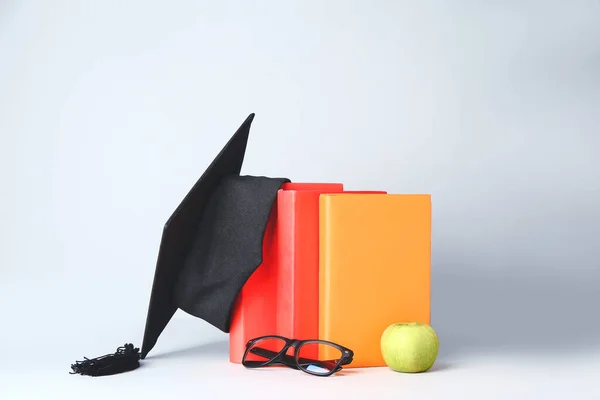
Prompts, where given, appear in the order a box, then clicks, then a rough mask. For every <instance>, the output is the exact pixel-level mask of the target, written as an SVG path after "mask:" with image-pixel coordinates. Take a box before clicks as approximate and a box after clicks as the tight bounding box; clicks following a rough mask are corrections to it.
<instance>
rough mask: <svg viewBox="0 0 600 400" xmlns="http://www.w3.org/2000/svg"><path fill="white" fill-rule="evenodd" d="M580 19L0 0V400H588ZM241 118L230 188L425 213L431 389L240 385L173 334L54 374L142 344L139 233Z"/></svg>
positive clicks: (588, 155)
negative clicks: (399, 198)
mask: <svg viewBox="0 0 600 400" xmlns="http://www.w3.org/2000/svg"><path fill="white" fill-rule="evenodd" d="M599 21H600V4H598V2H597V1H596V0H589V1H586V0H578V1H569V2H560V1H547V0H539V1H502V2H500V1H470V0H456V1H451V2H450V1H445V0H431V1H418V2H417V1H370V0H369V1H367V0H364V1H345V0H344V1H342V0H330V1H322V0H302V1H276V0H271V1H262V0H261V1H252V2H250V1H242V0H238V1H233V0H223V1H196V0H187V1H186V0H183V1H177V2H172V1H166V0H162V1H158V0H153V1H150V0H148V1H146V0H118V1H117V0H114V1H101V2H100V1H96V2H89V1H75V0H72V1H67V0H62V1H61V0H57V1H52V2H48V1H42V0H4V1H0V182H1V184H0V285H1V287H0V316H1V319H0V321H1V322H0V371H1V375H0V398H1V399H2V400H4V399H5V398H7V399H10V400H13V399H21V398H39V399H43V400H45V399H51V398H57V399H67V400H68V399H75V398H83V397H84V395H85V398H86V399H93V398H107V397H108V394H109V393H110V394H111V397H110V398H115V399H119V398H132V395H134V394H140V395H141V394H144V395H147V397H146V398H164V397H174V396H175V395H180V396H181V397H184V398H200V397H202V398H205V397H210V395H211V394H214V396H213V397H216V398H219V397H223V396H222V394H223V393H225V392H227V393H233V392H236V391H237V392H239V393H247V394H250V395H253V396H256V397H257V398H258V397H259V398H266V397H269V396H273V393H274V392H273V391H274V390H275V389H273V388H276V389H280V390H281V391H280V392H275V393H286V394H288V395H290V396H297V397H299V396H302V397H303V398H306V396H307V395H306V394H314V393H316V392H317V391H321V392H320V393H327V395H328V396H329V397H332V398H339V397H340V395H339V394H340V393H342V392H345V393H348V394H351V395H353V396H354V397H355V398H356V397H361V396H362V397H363V398H364V397H365V396H369V397H372V398H386V397H387V398H394V399H397V398H399V397H400V396H403V395H404V397H403V398H411V399H413V398H419V397H422V398H428V397H434V396H435V397H443V398H446V397H450V398H452V397H457V398H465V399H468V398H486V399H489V398H502V399H506V398H507V395H508V394H511V395H513V396H512V397H511V398H542V399H549V398H552V397H556V398H571V397H573V398H582V399H586V398H594V396H593V394H594V393H595V394H597V390H598V389H597V387H598V385H597V384H596V383H594V379H593V376H594V374H595V376H596V378H595V379H596V380H597V376H600V370H599V368H598V364H597V361H594V360H598V351H599V349H600V320H599V319H598V318H596V317H595V316H596V315H598V310H597V305H598V304H600V292H599V291H598V282H599V281H600V270H599V269H598V266H599V265H600V247H599V246H598V243H597V242H598V237H600V207H598V204H600V179H598V177H599V176H600V161H599V160H600V158H599V157H598V149H599V148H600V135H599V134H598V132H599V131H598V127H599V126H600V114H599V113H598V110H600V75H599V71H600V56H599V53H598V43H600V23H599ZM250 112H256V113H257V117H256V119H255V123H254V124H253V127H252V133H251V139H250V143H249V146H248V151H247V156H246V159H245V162H244V167H243V171H242V172H243V173H244V174H252V175H267V176H286V177H289V178H291V179H292V180H294V181H341V182H343V183H345V184H346V186H347V188H348V189H350V190H358V189H361V190H368V189H385V190H388V191H389V192H392V193H415V192H425V193H431V194H432V198H433V213H434V214H433V254H432V257H433V261H432V301H433V309H432V318H433V324H434V326H435V328H436V329H437V330H438V332H439V334H440V338H441V354H440V362H441V364H440V365H441V366H442V367H441V368H440V369H439V370H438V371H435V372H433V373H431V374H426V375H419V376H404V375H398V374H393V373H391V372H389V371H386V370H369V371H366V372H356V373H349V374H347V375H346V376H341V377H337V378H334V379H327V380H323V379H319V378H313V377H308V376H304V375H303V374H300V373H298V372H296V371H275V372H273V371H268V372H262V371H261V372H256V371H245V370H243V369H241V368H238V367H236V366H232V365H229V364H228V362H227V361H226V358H227V357H226V354H225V353H224V351H223V347H222V345H216V346H214V345H213V346H208V352H205V351H203V350H200V349H198V350H194V351H191V352H189V351H185V349H186V348H188V347H196V346H199V345H202V343H208V342H211V341H214V340H217V341H223V340H225V338H226V336H225V335H224V334H219V333H218V332H214V331H213V330H211V329H209V328H208V327H206V326H205V325H203V323H202V322H201V321H193V322H192V321H190V320H188V319H185V318H184V319H182V320H181V321H184V322H182V324H183V325H179V322H178V323H177V324H175V323H173V324H172V325H170V326H169V329H168V330H167V332H165V334H164V335H163V336H162V337H161V340H160V342H159V347H157V349H156V350H155V352H154V354H155V355H156V357H159V356H161V358H157V359H154V360H153V359H148V360H147V362H146V363H145V364H146V365H145V366H144V368H143V369H140V370H139V371H136V372H135V373H132V374H126V375H123V376H119V377H115V378H111V379H102V380H92V379H86V378H81V377H75V376H69V375H67V374H66V373H67V371H68V366H69V365H70V363H71V362H73V361H74V360H76V359H78V358H80V357H83V356H96V355H101V354H104V353H106V352H109V351H112V350H113V349H114V348H116V347H117V346H119V345H121V344H123V343H124V342H125V341H131V342H134V343H136V344H138V345H139V344H140V343H141V333H142V332H143V325H144V319H145V316H146V308H147V305H148V299H149V294H150V288H151V284H152V279H153V275H154V265H155V261H156V255H157V250H158V244H159V240H160V234H161V229H162V226H163V224H164V222H165V221H166V220H167V218H168V217H169V215H170V213H171V212H172V211H173V209H174V208H175V207H176V206H177V204H178V203H179V201H180V200H181V198H182V197H183V196H184V195H185V194H186V193H187V191H188V190H189V188H190V187H191V185H192V184H193V183H194V182H195V181H196V179H197V178H198V177H199V176H200V174H201V173H202V172H203V171H204V169H205V168H206V166H207V165H208V164H209V163H210V161H211V160H212V159H213V157H214V156H215V154H217V152H218V151H219V150H220V149H221V147H222V146H223V144H224V143H225V142H226V141H227V139H228V138H229V136H230V135H231V134H232V133H233V132H234V131H235V129H236V128H237V127H238V126H239V124H240V123H241V122H242V121H243V120H244V119H245V118H246V116H247V115H248V114H249V113H250ZM178 321H180V320H179V319H178ZM565 321H567V323H565ZM180 350H181V352H180V353H176V354H175V355H171V356H167V354H171V352H173V351H180ZM159 361H160V362H159ZM295 384H297V386H295ZM26 395H29V396H26ZM579 395H581V396H579ZM313 397H316V395H315V396H313ZM320 397H322V396H319V398H320ZM139 398H142V397H141V396H139ZM596 398H598V397H596Z"/></svg>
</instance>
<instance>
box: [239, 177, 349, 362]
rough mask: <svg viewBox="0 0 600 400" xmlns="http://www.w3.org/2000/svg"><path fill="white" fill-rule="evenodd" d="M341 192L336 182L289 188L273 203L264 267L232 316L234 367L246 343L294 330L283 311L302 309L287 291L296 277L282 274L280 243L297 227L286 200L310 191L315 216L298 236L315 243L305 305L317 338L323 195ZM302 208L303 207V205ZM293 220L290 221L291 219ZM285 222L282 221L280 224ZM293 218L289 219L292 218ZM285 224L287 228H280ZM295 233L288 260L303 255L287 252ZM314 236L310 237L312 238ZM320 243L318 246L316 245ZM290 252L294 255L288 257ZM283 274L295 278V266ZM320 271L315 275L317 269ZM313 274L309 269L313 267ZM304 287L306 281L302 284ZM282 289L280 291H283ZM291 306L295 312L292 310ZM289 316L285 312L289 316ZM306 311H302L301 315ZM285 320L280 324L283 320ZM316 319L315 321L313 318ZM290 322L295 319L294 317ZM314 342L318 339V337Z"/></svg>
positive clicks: (289, 185) (244, 291)
mask: <svg viewBox="0 0 600 400" xmlns="http://www.w3.org/2000/svg"><path fill="white" fill-rule="evenodd" d="M342 189H343V185H342V184H338V183H287V184H284V185H283V186H282V188H281V189H280V190H279V193H278V200H277V201H276V202H275V204H274V207H273V210H272V212H271V216H270V218H269V222H268V223H267V228H266V230H265V237H264V241H263V262H262V264H261V265H260V266H259V267H258V268H257V269H256V271H255V272H254V273H253V274H252V276H251V277H250V278H249V279H248V281H247V282H246V284H245V285H244V287H243V288H242V290H241V291H240V294H239V295H238V298H237V300H236V304H235V306H234V309H233V311H232V316H231V324H230V329H229V360H230V361H231V362H233V363H241V362H242V357H243V355H244V351H245V349H246V343H247V342H248V340H250V339H252V338H255V337H258V336H264V335H273V334H279V335H286V336H287V334H288V333H290V332H291V331H290V330H289V328H286V329H284V327H286V326H287V325H288V324H289V323H288V322H287V321H288V320H289V317H288V316H287V315H285V314H286V311H285V310H290V311H291V310H293V307H294V304H298V303H297V302H294V301H293V300H292V296H293V295H294V293H296V292H297V291H295V290H292V288H286V285H288V284H293V280H292V279H293V278H292V275H290V274H288V273H280V272H279V269H280V266H279V262H280V261H281V260H282V259H284V260H285V258H286V257H281V255H280V253H281V252H280V250H279V246H278V242H279V241H280V240H281V236H282V232H287V231H288V230H289V229H290V228H291V229H293V227H294V226H295V223H294V222H293V221H295V217H293V216H294V215H297V214H296V213H295V212H292V213H290V202H289V201H288V199H290V198H292V197H294V198H295V196H296V194H297V193H300V192H306V193H313V194H312V196H311V199H312V200H313V201H311V202H310V205H309V208H310V210H311V211H310V212H311V213H312V212H316V214H310V215H312V218H310V224H309V225H308V226H310V229H309V230H308V231H307V230H306V226H305V225H303V224H299V225H298V227H299V228H300V229H301V231H300V234H302V235H306V234H308V235H309V238H310V239H312V240H311V243H312V245H315V243H316V247H315V248H314V249H316V250H315V252H314V254H312V255H311V262H312V263H315V264H313V265H312V269H313V270H312V272H309V274H308V275H309V277H310V279H309V282H310V283H309V285H311V284H312V285H313V288H312V289H310V290H311V291H310V292H308V293H312V295H311V296H307V301H308V302H309V303H310V305H309V309H310V310H312V311H311V312H313V315H314V322H312V321H311V323H313V325H311V326H310V327H309V328H308V330H309V331H310V332H311V333H314V334H315V335H316V334H318V325H316V324H317V323H318V314H317V313H318V307H319V302H318V286H316V287H315V286H314V285H315V284H316V285H318V280H319V274H318V263H319V257H318V246H319V242H318V233H319V217H318V210H319V197H318V196H319V194H320V193H321V192H324V191H328V192H331V193H335V192H340V191H341V190H342ZM319 190H320V191H321V192H319ZM288 191H290V192H292V193H294V194H293V195H291V197H290V196H287V195H285V194H284V193H286V192H288ZM282 199H283V203H284V206H283V207H284V209H285V210H287V211H285V212H283V213H280V212H279V207H280V205H279V201H281V200H282ZM301 203H302V204H304V202H301ZM288 217H289V218H288ZM280 218H282V219H283V221H282V220H281V219H280ZM290 218H291V219H290ZM282 222H283V226H282ZM291 234H293V232H292V231H289V232H287V233H286V234H284V235H283V240H284V241H285V243H286V245H285V246H286V247H285V250H284V252H283V253H284V254H287V255H288V256H290V255H292V254H296V255H299V256H300V258H302V255H300V252H299V251H294V250H292V248H290V247H289V238H290V237H291V236H290V235H291ZM310 235H312V237H310ZM315 240H316V242H315ZM290 251H291V252H290ZM285 265H286V267H285V270H286V271H290V273H294V271H295V268H294V267H292V265H295V263H293V264H290V263H286V264H285ZM315 266H316V271H315V270H314V268H315ZM309 269H311V268H309ZM300 282H304V281H303V280H302V279H300ZM279 288H281V289H279ZM290 307H291V308H290ZM290 311H287V312H290ZM302 313H303V312H302V311H300V313H299V314H298V315H301V314H302ZM280 318H281V319H283V321H281V322H279V319H280ZM315 318H316V319H315ZM292 319H294V318H293V317H292ZM315 337H316V336H315Z"/></svg>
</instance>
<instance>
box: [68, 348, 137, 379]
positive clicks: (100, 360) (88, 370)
mask: <svg viewBox="0 0 600 400" xmlns="http://www.w3.org/2000/svg"><path fill="white" fill-rule="evenodd" d="M139 351H140V349H138V348H136V347H134V346H133V345H132V344H131V343H127V344H125V345H124V346H122V347H119V348H118V349H117V351H116V352H115V353H114V354H107V355H104V356H101V357H97V358H92V359H89V358H87V357H84V360H83V361H76V362H75V364H71V369H72V370H73V372H69V373H70V374H80V375H88V376H105V375H114V374H120V373H121V372H127V371H132V370H134V369H136V368H137V367H139V366H140V354H139Z"/></svg>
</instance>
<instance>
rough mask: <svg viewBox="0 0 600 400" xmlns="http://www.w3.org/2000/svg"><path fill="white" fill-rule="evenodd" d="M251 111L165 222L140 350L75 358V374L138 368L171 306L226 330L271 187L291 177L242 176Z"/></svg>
mask: <svg viewBox="0 0 600 400" xmlns="http://www.w3.org/2000/svg"><path fill="white" fill-rule="evenodd" d="M253 119H254V114H250V115H249V116H248V118H246V120H245V121H244V123H243V124H242V125H241V126H240V127H239V129H238V130H237V131H236V132H235V134H234V135H233V136H232V137H231V139H230V140H229V141H228V142H227V144H226V145H225V147H223V149H222V150H221V152H220V153H219V154H218V155H217V157H216V158H215V159H214V160H213V162H212V163H211V164H210V165H209V167H208V168H207V170H206V171H205V172H204V174H203V175H202V176H201V177H200V179H199V180H198V181H197V182H196V184H195V185H194V186H193V187H192V189H191V190H190V191H189V193H188V194H187V195H186V196H185V198H184V199H183V200H182V201H181V203H180V204H179V206H178V207H177V209H176V210H175V211H174V212H173V214H172V215H171V217H170V218H169V219H168V221H167V222H166V224H165V225H164V229H163V233H162V238H161V243H160V248H159V253H158V260H157V263H156V270H155V273H154V282H153V284H152V292H151V295H150V304H149V306H148V314H147V317H146V327H145V330H144V338H143V341H142V350H141V353H140V352H139V349H138V348H136V347H134V346H133V345H132V344H125V345H124V346H122V347H119V348H118V349H117V351H116V352H115V353H114V354H107V355H105V356H102V357H98V358H95V359H87V358H85V359H84V361H77V362H76V363H75V364H73V365H71V369H72V372H71V373H73V374H82V375H91V376H100V375H112V374H115V373H119V372H124V371H129V370H132V369H135V368H137V367H138V366H139V360H140V359H144V358H145V357H146V355H147V354H148V353H149V352H150V351H151V350H152V348H153V347H154V345H155V344H156V342H157V340H158V338H159V336H160V335H161V333H162V332H163V330H164V329H165V328H166V326H167V324H168V323H169V321H170V320H171V318H172V317H173V315H174V314H175V312H176V311H177V309H181V310H183V311H185V312H187V313H188V314H191V315H193V316H195V317H198V318H201V319H203V320H205V321H207V322H208V323H210V324H211V325H213V326H215V327H216V328H218V329H220V330H221V331H223V332H229V326H230V320H231V313H232V309H233V306H234V302H235V300H236V298H237V296H238V293H239V292H240V290H241V289H242V287H243V285H244V284H245V282H246V281H247V280H248V278H250V276H251V275H252V273H253V272H254V271H255V270H256V268H258V266H259V265H260V264H261V263H262V256H263V254H262V249H263V246H262V242H263V237H264V234H265V229H266V226H267V222H268V220H269V216H270V213H271V209H272V207H273V204H274V202H275V199H276V198H277V191H278V190H279V189H280V187H281V186H282V185H283V184H284V183H286V182H289V181H290V180H289V179H287V178H270V177H265V176H248V175H244V176H242V175H240V171H241V168H242V164H243V161H244V155H245V152H246V146H247V143H248V136H249V133H250V125H251V124H252V121H253Z"/></svg>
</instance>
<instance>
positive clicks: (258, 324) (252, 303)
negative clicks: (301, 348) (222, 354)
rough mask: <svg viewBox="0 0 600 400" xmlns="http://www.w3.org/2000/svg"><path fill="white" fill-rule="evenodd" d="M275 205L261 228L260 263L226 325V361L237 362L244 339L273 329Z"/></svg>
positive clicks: (275, 246) (275, 326)
mask: <svg viewBox="0 0 600 400" xmlns="http://www.w3.org/2000/svg"><path fill="white" fill-rule="evenodd" d="M276 222H277V206H276V202H275V203H274V207H273V209H272V210H271V215H270V217H269V221H268V223H267V227H266V229H265V236H264V240H263V262H262V264H261V265H260V266H259V267H258V268H257V269H256V271H254V273H253V274H252V275H251V276H250V278H249V279H248V281H246V283H245V285H244V287H243V288H242V290H241V291H240V293H239V294H238V297H237V299H236V303H235V305H234V308H233V311H232V315H231V324H230V326H229V361H231V362H233V363H238V364H239V363H241V362H242V357H243V356H244V351H245V349H246V343H247V342H248V340H250V339H252V338H255V337H258V336H264V335H272V334H273V332H275V330H276V329H277V313H276V309H275V305H276V304H277V290H276V287H277V275H276V268H277V260H276V257H277V240H276V239H277V235H276V233H275V230H276V227H277V223H276Z"/></svg>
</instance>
